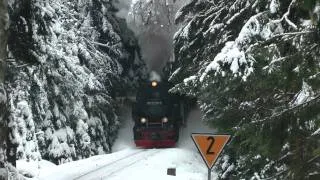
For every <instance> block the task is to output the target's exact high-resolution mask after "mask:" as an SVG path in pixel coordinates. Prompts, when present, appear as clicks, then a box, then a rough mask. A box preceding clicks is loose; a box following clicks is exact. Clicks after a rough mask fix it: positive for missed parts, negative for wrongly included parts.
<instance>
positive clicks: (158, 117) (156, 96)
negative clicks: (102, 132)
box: [132, 81, 181, 148]
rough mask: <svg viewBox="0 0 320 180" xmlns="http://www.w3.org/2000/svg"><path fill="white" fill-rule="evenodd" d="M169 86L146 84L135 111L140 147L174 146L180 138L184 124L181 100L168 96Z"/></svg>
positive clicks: (166, 84)
mask: <svg viewBox="0 0 320 180" xmlns="http://www.w3.org/2000/svg"><path fill="white" fill-rule="evenodd" d="M169 89H170V87H169V84H168V83H165V82H157V81H151V82H148V83H145V84H143V85H142V86H141V87H140V88H139V90H138V93H137V96H136V103H135V104H134V106H133V108H132V117H133V120H134V122H135V125H134V128H133V133H134V141H135V144H136V146H138V147H146V148H150V147H172V146H175V144H176V142H177V140H178V138H179V127H180V124H181V116H180V114H181V113H180V109H181V108H180V102H179V97H178V96H176V95H173V94H170V93H168V90H169Z"/></svg>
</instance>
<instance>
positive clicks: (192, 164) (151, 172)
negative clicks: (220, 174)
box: [17, 107, 233, 180]
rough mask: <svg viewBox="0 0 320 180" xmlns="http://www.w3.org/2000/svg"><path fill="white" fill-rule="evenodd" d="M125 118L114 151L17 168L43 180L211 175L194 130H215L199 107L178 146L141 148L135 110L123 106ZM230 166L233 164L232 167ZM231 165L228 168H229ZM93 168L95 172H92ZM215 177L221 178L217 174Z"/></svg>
mask: <svg viewBox="0 0 320 180" xmlns="http://www.w3.org/2000/svg"><path fill="white" fill-rule="evenodd" d="M122 111H123V112H125V113H123V114H122V118H124V119H125V121H124V122H123V126H122V128H121V129H120V131H119V137H118V139H117V141H116V142H115V145H114V147H113V153H111V154H105V155H98V156H93V157H90V158H88V159H83V160H79V161H74V162H69V163H65V164H62V165H58V166H56V165H54V164H52V163H50V162H47V161H39V162H35V161H32V162H26V161H18V164H17V168H18V169H19V171H20V172H24V174H31V175H33V176H34V178H31V179H43V180H50V179H52V180H59V179H61V180H64V179H65V180H69V179H108V180H109V179H110V180H126V179H130V180H150V179H153V180H173V179H174V180H201V179H206V178H207V167H206V165H205V163H204V162H203V160H202V158H201V157H200V154H199V153H198V152H197V149H196V147H195V146H194V144H193V142H192V139H191V133H192V132H203V133H204V132H206V133H213V132H214V130H213V129H209V128H208V127H206V126H205V125H204V124H203V123H201V116H202V115H201V113H200V111H199V109H195V110H193V111H191V112H190V114H189V117H188V119H187V122H188V123H187V125H186V127H185V128H182V131H181V133H180V140H179V143H178V146H177V147H176V148H167V149H140V148H136V147H135V146H134V143H133V141H132V140H133V139H132V125H133V123H132V120H131V118H130V114H131V109H130V108H129V107H123V109H122ZM168 168H176V176H170V175H167V169H168ZM229 168H230V167H229ZM229 168H228V169H229ZM231 168H233V167H231ZM92 171H93V172H92ZM212 179H213V180H214V179H217V177H216V175H215V173H213V174H212Z"/></svg>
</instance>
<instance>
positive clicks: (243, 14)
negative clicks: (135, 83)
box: [171, 0, 320, 179]
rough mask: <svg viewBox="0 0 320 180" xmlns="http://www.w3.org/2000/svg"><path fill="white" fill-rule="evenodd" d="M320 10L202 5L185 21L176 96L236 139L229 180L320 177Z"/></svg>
mask: <svg viewBox="0 0 320 180" xmlns="http://www.w3.org/2000/svg"><path fill="white" fill-rule="evenodd" d="M205 4H206V5H205ZM208 4H210V5H208ZM310 4H311V5H310ZM318 8H319V4H318V1H295V0H293V1H291V0H290V1H289V0H288V1H278V0H271V1H266V0H260V1H250V0H243V1H234V2H230V1H227V2H226V1H218V2H215V1H209V0H208V1H196V0H195V1H191V2H190V4H188V5H186V6H185V7H184V8H182V10H181V12H180V13H179V15H180V16H178V18H177V22H183V23H184V24H185V25H184V26H183V27H182V28H181V29H180V31H178V33H177V34H176V39H175V55H176V59H177V62H176V65H175V66H174V67H176V71H175V73H173V75H172V77H171V80H172V81H174V82H176V86H175V88H173V91H178V92H181V93H185V94H189V95H193V96H196V97H197V98H198V101H199V103H200V107H201V110H202V111H203V112H204V114H205V116H204V120H205V121H208V122H209V123H210V124H211V125H212V127H214V128H216V129H218V131H219V132H223V133H231V134H233V139H232V141H231V143H230V145H229V146H228V147H227V148H226V151H225V152H226V154H225V156H224V157H223V158H221V159H220V160H219V162H218V166H217V167H216V170H217V171H218V172H219V177H220V178H221V179H239V178H245V179H259V178H266V179H268V178H270V179H316V178H317V177H319V171H318V169H319V140H318V138H319V130H318V129H319V111H318V109H319V84H320V83H319V80H320V79H319V50H320V49H319V44H318V41H319V37H320V36H319V28H318V24H319V14H318V13H319V10H318ZM311 12H312V13H311ZM178 67H179V68H178Z"/></svg>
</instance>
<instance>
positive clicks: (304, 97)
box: [290, 81, 314, 106]
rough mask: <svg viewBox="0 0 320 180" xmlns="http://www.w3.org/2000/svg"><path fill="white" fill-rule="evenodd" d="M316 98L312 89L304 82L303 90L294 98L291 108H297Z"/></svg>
mask: <svg viewBox="0 0 320 180" xmlns="http://www.w3.org/2000/svg"><path fill="white" fill-rule="evenodd" d="M313 96H314V92H313V90H312V87H311V86H309V85H308V84H307V83H306V82H304V81H303V83H302V88H301V90H300V91H299V92H298V93H297V94H296V95H295V96H294V98H293V100H292V101H291V102H290V105H291V106H297V105H300V104H303V103H305V102H307V101H309V100H311V99H312V98H314V97H313Z"/></svg>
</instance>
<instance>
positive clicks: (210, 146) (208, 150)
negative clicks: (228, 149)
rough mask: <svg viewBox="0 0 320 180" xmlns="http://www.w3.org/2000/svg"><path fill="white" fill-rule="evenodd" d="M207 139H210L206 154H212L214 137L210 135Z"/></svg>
mask: <svg viewBox="0 0 320 180" xmlns="http://www.w3.org/2000/svg"><path fill="white" fill-rule="evenodd" d="M207 140H208V141H211V143H210V145H209V147H208V149H207V154H214V152H213V151H212V146H213V144H214V137H212V136H210V137H208V138H207Z"/></svg>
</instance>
